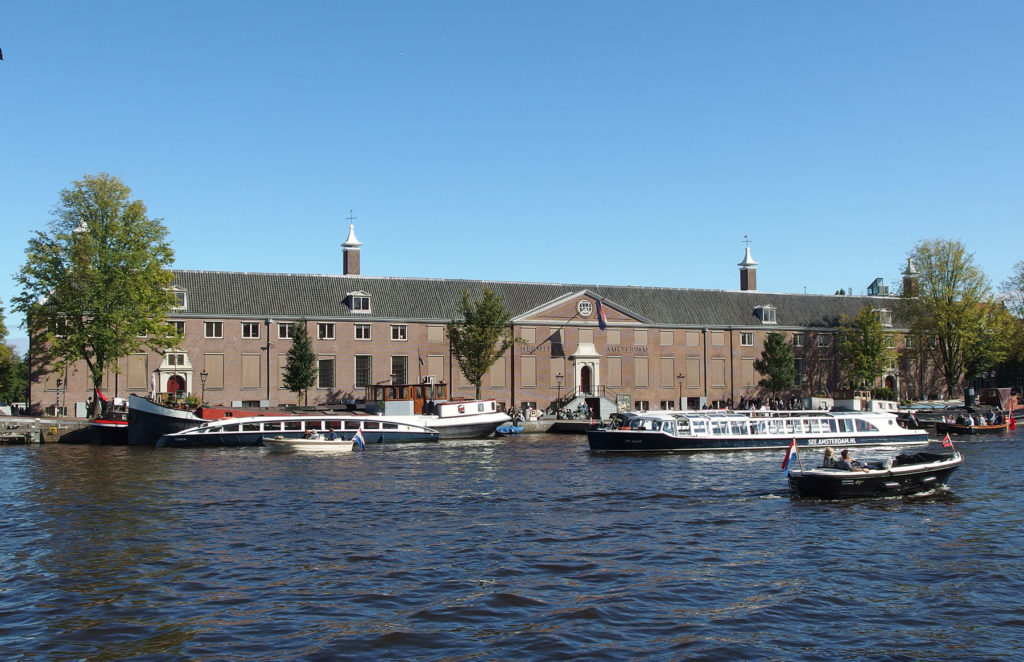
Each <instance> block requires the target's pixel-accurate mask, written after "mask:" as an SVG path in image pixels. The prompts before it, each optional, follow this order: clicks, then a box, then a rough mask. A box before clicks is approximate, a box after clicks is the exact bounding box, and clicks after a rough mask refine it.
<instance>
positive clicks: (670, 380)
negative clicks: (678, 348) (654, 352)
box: [658, 356, 678, 388]
mask: <svg viewBox="0 0 1024 662" xmlns="http://www.w3.org/2000/svg"><path fill="white" fill-rule="evenodd" d="M659 364H660V365H659V366H658V370H659V372H661V375H660V377H661V381H660V385H661V387H662V388H672V387H673V386H678V384H676V360H675V359H674V358H673V357H671V356H662V357H661V359H660V361H659Z"/></svg>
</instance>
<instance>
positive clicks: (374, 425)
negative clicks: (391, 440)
mask: <svg viewBox="0 0 1024 662" xmlns="http://www.w3.org/2000/svg"><path fill="white" fill-rule="evenodd" d="M363 429H364V430H379V429H380V423H378V422H377V421H366V422H365V423H363Z"/></svg>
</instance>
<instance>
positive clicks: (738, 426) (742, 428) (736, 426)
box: [732, 421, 747, 434]
mask: <svg viewBox="0 0 1024 662" xmlns="http://www.w3.org/2000/svg"><path fill="white" fill-rule="evenodd" d="M732 433H733V434H747V424H746V422H745V421H733V423H732Z"/></svg>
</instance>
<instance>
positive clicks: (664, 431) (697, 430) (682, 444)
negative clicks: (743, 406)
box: [587, 410, 928, 452]
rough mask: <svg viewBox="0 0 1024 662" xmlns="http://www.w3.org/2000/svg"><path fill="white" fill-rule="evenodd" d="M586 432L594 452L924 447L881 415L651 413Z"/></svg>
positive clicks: (919, 434)
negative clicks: (795, 444) (793, 442)
mask: <svg viewBox="0 0 1024 662" xmlns="http://www.w3.org/2000/svg"><path fill="white" fill-rule="evenodd" d="M625 420H627V421H628V423H627V424H626V425H620V426H619V427H617V428H615V427H611V426H609V427H606V428H598V429H595V430H588V431H587V441H588V443H589V444H590V450H591V451H595V452H642V451H647V452H651V451H654V452H658V451H707V450H762V449H764V450H767V449H785V448H788V447H789V444H790V442H791V441H793V440H794V439H796V442H797V446H798V447H801V448H816V447H823V446H840V445H842V446H881V445H891V444H895V445H911V444H925V443H927V442H928V434H927V433H926V432H924V431H922V430H908V429H906V428H904V427H901V426H900V425H898V424H897V423H896V414H894V413H892V412H884V411H843V412H840V411H761V410H757V411H724V410H714V411H652V412H646V413H642V414H638V415H635V416H632V417H629V418H628V419H625Z"/></svg>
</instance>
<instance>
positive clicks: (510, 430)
mask: <svg viewBox="0 0 1024 662" xmlns="http://www.w3.org/2000/svg"><path fill="white" fill-rule="evenodd" d="M525 429H526V428H525V427H523V426H522V425H514V424H512V423H506V424H505V425H499V426H498V427H496V428H495V429H494V433H495V434H497V435H498V436H499V437H507V436H508V435H510V434H522V433H523V430H525Z"/></svg>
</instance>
